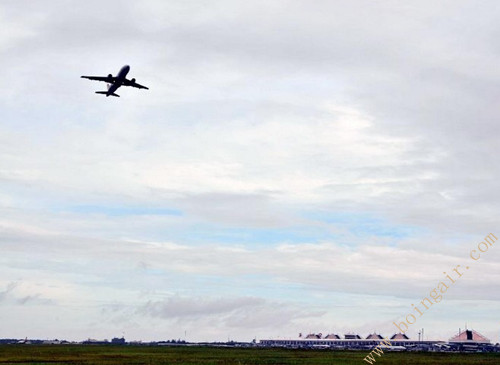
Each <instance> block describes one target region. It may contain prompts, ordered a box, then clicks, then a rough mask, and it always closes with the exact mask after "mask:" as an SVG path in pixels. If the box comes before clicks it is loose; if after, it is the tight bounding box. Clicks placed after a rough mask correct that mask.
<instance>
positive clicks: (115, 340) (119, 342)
mask: <svg viewBox="0 0 500 365" xmlns="http://www.w3.org/2000/svg"><path fill="white" fill-rule="evenodd" d="M111 343H112V344H113V345H124V344H125V339H124V338H123V337H122V338H118V337H114V338H113V339H111Z"/></svg>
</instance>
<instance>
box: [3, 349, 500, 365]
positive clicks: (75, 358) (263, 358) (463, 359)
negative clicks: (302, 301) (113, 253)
mask: <svg viewBox="0 0 500 365" xmlns="http://www.w3.org/2000/svg"><path fill="white" fill-rule="evenodd" d="M365 356H366V352H365V351H362V352H357V351H356V352H354V351H352V352H351V351H328V350H286V349H243V348H242V349H236V348H213V347H147V346H81V345H44V346H35V345H4V346H0V364H17V365H19V364H103V365H104V364H106V365H115V364H116V365H118V364H120V365H128V364H137V365H139V364H175V365H181V364H183V365H184V364H185V365H257V364H259V365H267V364H273V365H285V364H286V365H291V364H293V365H298V364H308V365H309V364H310V365H327V364H328V365H335V364H342V365H350V364H358V365H361V364H367V363H366V362H365V361H363V358H364V357H365ZM377 364H381V365H382V364H386V365H396V364H397V365H401V364H411V365H417V364H427V365H430V364H477V365H489V364H500V353H492V354H444V353H443V354H441V353H388V354H384V355H383V356H382V357H381V358H379V360H377Z"/></svg>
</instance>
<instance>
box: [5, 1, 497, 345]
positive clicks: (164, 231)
mask: <svg viewBox="0 0 500 365" xmlns="http://www.w3.org/2000/svg"><path fill="white" fill-rule="evenodd" d="M490 3H491V4H490ZM488 4H489V5H494V4H493V2H488V3H487V4H484V3H482V4H480V5H478V4H475V3H472V2H469V1H445V2H441V3H439V4H436V3H435V2H430V1H421V2H419V3H418V4H409V3H407V4H402V3H400V2H394V1H385V2H376V3H375V2H373V3H370V4H368V5H367V4H366V3H365V2H361V1H353V2H349V3H346V2H325V1H323V2H315V3H314V4H313V3H305V2H302V1H286V2H280V1H277V2H273V3H272V4H270V3H269V2H262V1H257V2H243V1H225V0H224V1H222V0H220V1H214V2H212V3H211V4H210V6H208V5H206V4H203V3H201V2H197V1H188V2H186V1H169V2H161V1H153V0H151V1H145V2H141V3H137V2H133V1H124V2H120V3H119V4H118V3H117V2H109V3H106V4H102V3H101V2H97V1H90V2H86V3H85V5H82V4H76V5H74V6H71V7H68V6H67V4H66V2H64V1H51V2H44V1H42V2H39V3H37V4H31V3H28V2H25V1H18V2H8V3H4V4H2V5H0V21H2V24H3V25H4V27H5V29H7V30H8V32H6V33H4V34H8V36H5V35H4V36H2V35H0V54H1V55H2V57H1V58H0V67H2V69H3V70H7V71H8V72H5V73H4V75H3V76H2V82H3V84H4V85H8V87H5V88H3V89H2V90H1V91H0V110H1V111H0V166H1V169H0V191H1V192H0V217H1V218H0V230H1V235H0V248H1V250H2V257H1V258H0V262H1V265H0V267H1V269H0V274H1V275H0V276H1V277H2V278H3V280H4V282H3V283H1V284H2V285H3V287H4V288H6V289H5V290H4V291H1V292H0V300H1V301H2V303H3V304H7V305H9V306H13V307H15V308H16V309H15V311H16V312H15V313H17V314H18V315H17V316H16V317H18V318H26V321H25V322H24V324H19V323H14V322H12V321H10V322H9V324H8V325H6V326H7V327H8V328H9V329H12V328H15V329H16V330H17V328H19V334H20V337H22V338H24V337H25V332H27V331H28V329H30V328H35V327H36V328H44V327H45V328H49V327H50V326H49V325H48V324H47V325H45V326H44V322H43V321H45V320H46V321H48V322H47V323H52V322H53V323H58V325H57V329H60V330H61V331H63V332H64V333H63V334H56V336H55V337H58V338H60V337H62V335H64V334H68V336H71V335H73V336H77V335H82V336H84V338H87V337H88V336H89V335H85V331H87V330H88V331H91V330H92V329H93V328H97V330H96V331H99V333H101V334H103V336H104V335H106V336H108V331H109V330H108V329H106V328H105V327H104V325H102V326H101V325H100V324H99V323H101V322H103V318H106V315H109V313H105V314H103V313H102V312H101V309H102V306H113V305H116V306H118V307H120V308H123V309H122V312H120V313H121V314H122V317H113V318H114V320H115V321H114V322H113V323H109V326H110V328H113V329H116V330H117V331H120V321H122V322H123V323H127V324H126V326H129V327H127V329H130V330H131V331H136V332H133V333H136V334H137V336H139V337H140V336H149V334H150V333H151V334H154V335H157V336H160V337H161V336H162V333H163V332H162V330H163V329H162V328H160V326H159V325H157V324H155V322H154V321H155V320H157V319H158V318H162V319H163V318H166V317H165V316H166V315H172V316H174V318H176V319H175V321H183V320H185V319H189V320H192V319H193V318H197V319H200V320H201V322H200V324H199V327H200V328H201V327H203V329H200V331H201V332H202V333H203V336H204V338H209V339H220V338H221V336H222V337H223V338H225V337H226V334H227V333H226V331H225V330H226V329H228V328H231V329H234V328H237V327H249V328H253V327H252V326H259V328H261V329H262V332H263V333H271V332H272V331H271V329H270V328H266V326H265V323H266V322H269V323H272V324H274V325H276V326H282V327H280V328H282V329H283V332H285V331H289V333H295V332H296V331H304V327H306V328H309V326H308V324H307V323H311V326H312V325H317V326H321V324H322V323H326V322H325V321H327V320H328V321H330V322H329V323H332V326H334V325H336V326H338V327H339V328H344V329H345V330H346V331H347V330H349V326H351V327H354V328H359V329H363V328H365V327H367V326H368V327H369V325H371V324H372V323H374V322H373V318H371V316H375V315H378V316H379V318H386V319H387V320H390V319H391V318H393V317H395V316H398V315H399V314H400V311H402V312H403V313H404V311H406V310H407V303H406V302H407V301H408V302H409V301H411V300H413V298H414V297H415V295H416V293H421V294H418V295H417V296H418V297H419V296H420V295H423V294H425V293H426V292H428V291H429V290H430V289H431V288H432V287H433V285H435V283H436V281H438V280H439V279H440V278H441V276H442V271H443V270H450V269H451V268H452V267H454V266H455V265H457V264H462V263H463V262H464V260H466V259H467V253H468V251H469V250H470V249H471V245H472V247H474V245H475V243H476V242H477V241H478V240H480V239H481V237H483V236H484V235H486V234H487V233H489V232H494V233H495V234H496V233H497V232H496V231H495V227H496V225H497V220H496V218H495V217H496V213H497V208H496V207H497V206H498V203H499V199H500V195H499V194H498V192H497V190H498V189H497V185H498V184H497V180H498V178H500V170H499V167H498V166H499V164H498V158H497V155H498V154H497V141H496V135H497V132H498V131H499V128H500V127H499V126H498V123H497V114H498V113H497V109H498V108H497V94H498V93H497V84H498V82H497V80H498V77H499V74H498V67H497V65H498V58H499V49H498V47H497V45H496V39H497V38H498V37H497V33H498V31H499V26H498V24H497V22H496V19H497V18H498V14H497V12H496V11H495V6H488ZM118 5H119V6H118ZM109 14H113V15H114V16H113V17H112V19H111V18H110V17H109ZM361 20H362V21H361ZM125 63H127V64H130V65H131V66H132V69H131V76H132V77H136V78H137V80H138V81H139V82H141V83H143V84H145V85H148V86H149V87H150V90H148V91H147V92H146V91H144V92H141V91H138V90H123V94H122V96H123V97H122V98H120V99H117V98H116V99H117V100H116V99H115V100H109V98H100V97H99V96H98V95H95V94H93V91H94V90H99V87H102V86H103V85H98V84H92V83H90V82H87V81H86V80H81V79H80V78H79V76H80V75H83V74H93V73H95V74H101V73H102V74H108V73H116V71H117V70H118V69H119V68H120V67H121V66H122V65H123V64H125ZM123 89H125V88H123ZM120 90H122V89H120ZM490 254H491V256H489V257H485V261H482V262H481V265H480V266H479V265H476V266H475V267H477V269H474V270H475V271H470V272H469V273H470V276H469V275H468V276H467V277H468V278H466V277H464V281H463V282H461V283H460V284H458V283H457V286H456V287H454V292H453V293H451V292H450V294H449V297H448V298H447V299H446V300H448V301H449V302H450V303H459V302H460V306H462V307H464V308H465V307H466V308H469V307H467V305H466V303H465V302H464V301H467V300H473V301H477V302H474V303H479V304H477V305H478V306H479V307H481V308H483V309H485V312H486V313H493V312H492V308H493V307H494V304H491V303H495V302H496V301H497V300H498V298H497V295H496V294H495V293H496V292H498V291H495V290H492V288H493V289H494V288H495V284H494V282H495V280H493V279H494V278H496V277H497V276H498V270H497V269H496V268H495V266H494V265H493V264H492V262H495V260H496V259H497V258H498V257H497V254H496V252H495V251H493V250H492V251H491V252H488V255H490ZM488 260H491V261H488ZM469 273H468V274H469ZM479 273H480V274H479ZM490 278H491V279H490ZM9 283H18V284H17V286H15V287H11V286H9ZM166 298H167V299H166ZM42 300H51V301H52V304H53V305H56V306H57V308H58V309H59V310H58V311H57V313H60V314H59V315H60V316H61V320H60V321H59V320H57V321H55V318H42V316H41V315H40V313H41V312H42V310H41V309H36V308H35V307H36V306H37V305H38V304H41V301H42ZM481 300H483V301H491V303H490V302H488V303H485V302H480V301H481ZM144 302H146V303H149V304H148V305H144ZM368 302H370V303H377V305H375V306H373V308H372V307H369V306H368V305H367V303H368ZM22 303H24V305H20V304H22ZM346 303H347V304H346ZM333 305H335V306H336V307H335V311H339V312H338V313H342V314H343V316H344V318H341V319H338V318H336V317H335V315H333V314H332V313H333V312H334V310H332V309H331V308H332V307H331V306H333ZM446 305H447V304H445V302H444V301H443V303H442V306H443V308H445V306H446ZM79 306H80V307H79ZM141 306H142V307H141ZM277 306H279V307H280V308H281V309H280V310H278V309H277V308H276V307H277ZM462 307H461V308H462ZM96 308H98V309H96ZM130 308H134V309H133V310H132V309H130ZM136 308H142V309H143V310H144V311H145V312H144V313H143V314H140V315H139V314H138V313H136V312H134V311H135V309H136ZM146 308H147V311H146ZM304 308H309V309H307V310H306V309H304ZM446 308H449V307H446ZM28 309H29V310H28ZM469 309H470V308H469ZM182 310H185V312H182ZM30 311H31V312H30ZM127 311H128V312H127ZM217 311H220V312H217ZM325 311H326V313H325V314H324V315H317V316H316V315H313V314H311V313H324V312H325ZM146 312H147V313H148V314H146ZM465 312H466V313H472V314H471V315H473V316H474V315H477V316H478V317H477V318H479V314H477V312H475V311H474V310H471V311H470V312H467V311H465ZM82 313H84V315H83V314H82ZM131 313H132V316H131V318H130V321H129V322H127V321H126V320H125V318H126V316H127V315H130V314H131ZM134 313H135V314H134ZM152 313H156V314H155V315H154V316H153V315H152ZM252 313H253V315H254V317H253V318H254V321H252V320H251V318H252V316H251V314H252ZM219 314H221V315H222V316H223V317H224V319H223V321H222V322H221V323H220V324H218V325H216V326H214V323H215V324H217V316H218V315H219ZM309 315H311V316H310V317H308V316H309ZM463 315H464V312H463V311H462V312H459V311H458V310H450V318H451V321H453V319H455V320H456V319H457V318H459V317H460V318H461V317H462V316H463ZM482 315H483V314H481V316H482ZM429 316H431V314H430V313H429ZM339 317H342V316H339ZM352 318H355V319H356V320H351V319H352ZM273 319H274V320H273ZM165 320H167V319H165ZM349 320H351V322H349ZM480 320H481V324H483V325H484V326H490V327H489V328H491V330H492V331H493V329H492V327H491V324H488V323H487V322H486V321H484V319H483V318H481V319H480ZM51 321H52V322H51ZM148 321H151V322H148ZM460 321H462V319H460ZM160 322H161V321H160ZM32 323H38V324H39V326H38V327H37V326H32V325H31V324H32ZM75 323H76V324H77V325H78V326H79V330H78V331H80V332H78V331H77V330H75V325H74V324H75ZM106 324H108V323H107V322H106ZM441 324H442V323H441ZM51 325H52V324H51ZM124 326H125V325H124ZM192 326H193V328H194V327H195V325H194V322H193V323H192ZM215 327H216V330H214V331H215V332H211V328H215ZM435 327H437V326H435ZM50 328H53V327H50ZM54 328H55V327H54ZM150 328H151V332H150V331H149V329H150ZM426 328H427V326H426ZM429 328H430V327H429ZM135 329H136V330H135ZM55 330H56V329H55ZM321 330H322V331H324V329H321ZM92 331H93V330H92ZM190 331H191V329H190ZM238 331H239V330H238ZM181 332H182V330H181ZM249 332H251V331H248V333H247V332H246V333H245V334H244V335H245V336H248V335H249ZM234 333H236V332H234ZM238 333H239V334H240V335H241V336H243V332H241V331H240V332H238ZM273 333H276V334H280V333H277V332H273ZM281 334H283V333H281ZM111 335H114V334H111ZM172 335H173V334H172ZM6 336H7V337H9V336H11V334H6ZM40 336H41V337H43V338H45V337H47V335H46V334H43V333H41V334H40ZM108 337H109V336H108Z"/></svg>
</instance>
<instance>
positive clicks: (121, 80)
mask: <svg viewBox="0 0 500 365" xmlns="http://www.w3.org/2000/svg"><path fill="white" fill-rule="evenodd" d="M129 71H130V66H129V65H125V66H123V67H122V68H121V70H120V72H118V75H116V76H113V75H111V74H109V75H108V76H81V78H83V79H89V80H95V81H104V82H107V83H108V91H96V92H95V93H96V94H103V95H106V97H108V96H110V95H113V96H116V97H120V95H118V94H115V91H116V90H117V89H118V88H119V87H120V86H132V87H136V88H138V89H146V90H149V88H147V87H146V86H142V85H139V84H138V83H137V82H135V79H132V80H128V79H127V77H126V76H127V74H128V72H129Z"/></svg>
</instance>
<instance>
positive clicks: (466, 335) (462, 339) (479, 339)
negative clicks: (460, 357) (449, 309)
mask: <svg viewBox="0 0 500 365" xmlns="http://www.w3.org/2000/svg"><path fill="white" fill-rule="evenodd" d="M448 342H449V343H450V344H451V343H466V344H469V343H470V344H489V343H491V341H490V340H489V339H487V338H486V337H484V336H483V335H482V334H480V333H478V332H476V331H474V330H465V331H459V332H458V334H457V335H455V336H453V337H452V338H450V339H449V341H448Z"/></svg>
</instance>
